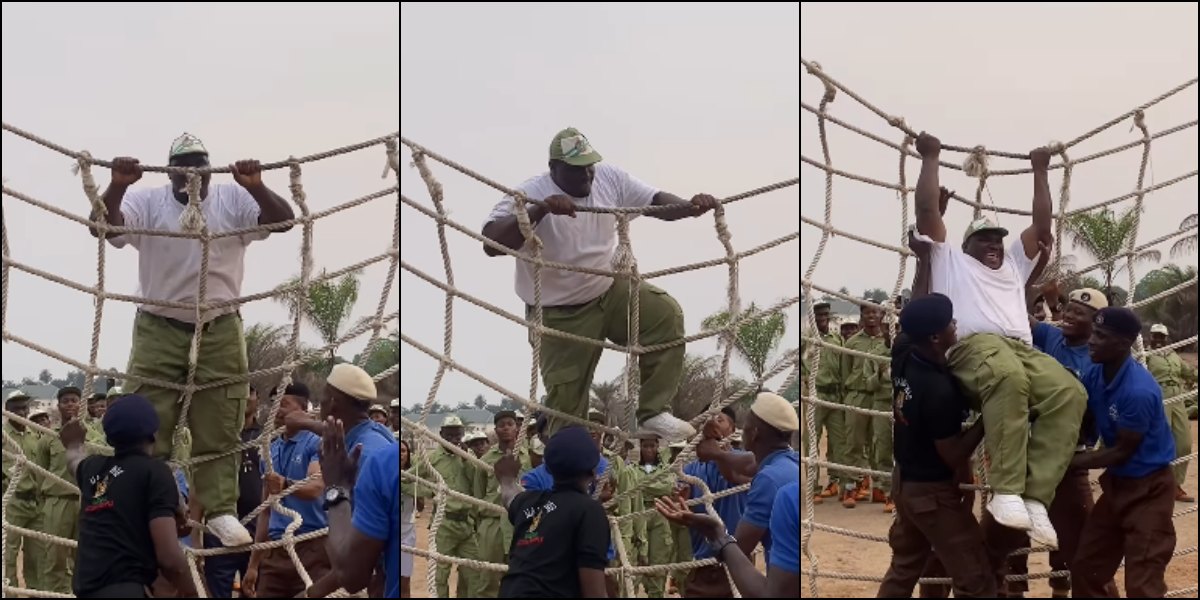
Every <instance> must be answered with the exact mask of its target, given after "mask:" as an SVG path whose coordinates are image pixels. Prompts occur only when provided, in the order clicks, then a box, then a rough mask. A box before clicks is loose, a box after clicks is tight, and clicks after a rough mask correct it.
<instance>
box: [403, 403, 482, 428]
mask: <svg viewBox="0 0 1200 600" xmlns="http://www.w3.org/2000/svg"><path fill="white" fill-rule="evenodd" d="M449 415H456V416H458V418H460V419H462V422H463V423H464V424H466V425H491V424H492V413H491V411H487V410H481V409H478V408H464V409H462V410H456V411H454V412H450V413H433V414H430V415H429V420H427V421H426V422H425V426H426V427H428V428H430V429H432V430H434V431H437V430H438V429H440V428H441V427H442V421H443V420H444V419H445V418H446V417H447V416H449ZM419 416H420V412H417V413H416V414H415V415H414V414H409V415H408V418H410V419H414V420H415V419H416V417H419Z"/></svg>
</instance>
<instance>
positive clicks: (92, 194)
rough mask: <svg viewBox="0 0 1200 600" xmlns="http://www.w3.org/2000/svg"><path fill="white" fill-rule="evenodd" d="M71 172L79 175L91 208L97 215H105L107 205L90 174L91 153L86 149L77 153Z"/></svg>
mask: <svg viewBox="0 0 1200 600" xmlns="http://www.w3.org/2000/svg"><path fill="white" fill-rule="evenodd" d="M71 173H72V174H73V175H79V178H80V179H81V180H82V183H83V193H84V195H86V196H87V197H88V201H89V202H91V203H92V210H94V211H96V214H97V215H101V216H104V215H107V214H108V207H107V206H105V205H104V200H103V199H102V198H100V193H99V188H98V187H96V178H95V177H93V176H92V155H91V153H89V152H88V151H87V150H84V151H82V152H80V153H79V158H77V159H75V164H74V165H72V166H71Z"/></svg>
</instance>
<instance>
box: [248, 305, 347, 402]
mask: <svg viewBox="0 0 1200 600" xmlns="http://www.w3.org/2000/svg"><path fill="white" fill-rule="evenodd" d="M290 336H291V328H290V327H288V326H286V325H271V324H269V323H255V324H254V325H251V326H249V327H247V328H246V333H245V339H246V359H247V363H248V364H249V366H250V372H252V373H253V372H254V371H260V370H263V369H270V368H272V367H278V366H279V365H282V364H283V363H285V362H287V360H288V358H289V357H290V355H291V351H290V348H289V343H290ZM312 353H313V349H312V348H309V347H307V346H306V345H304V344H301V345H300V347H299V348H298V349H297V357H298V358H303V357H304V356H306V355H311V354H312ZM318 362H324V361H318ZM321 371H322V367H321V366H320V365H319V364H315V363H310V364H304V365H301V366H300V367H298V368H296V369H295V370H294V371H292V381H295V382H300V383H304V384H306V385H308V386H309V387H310V388H311V387H312V386H314V385H316V384H317V383H318V382H319V381H320V380H321V377H322V375H321ZM326 373H328V371H327V370H326ZM282 380H283V374H282V373H276V374H273V375H269V376H265V377H256V378H253V379H251V381H250V383H251V384H252V385H254V387H255V388H257V389H258V390H259V392H260V397H262V398H266V396H267V395H268V393H269V391H270V390H272V389H274V388H275V386H277V385H279V382H280V381H282ZM314 389H315V388H314Z"/></svg>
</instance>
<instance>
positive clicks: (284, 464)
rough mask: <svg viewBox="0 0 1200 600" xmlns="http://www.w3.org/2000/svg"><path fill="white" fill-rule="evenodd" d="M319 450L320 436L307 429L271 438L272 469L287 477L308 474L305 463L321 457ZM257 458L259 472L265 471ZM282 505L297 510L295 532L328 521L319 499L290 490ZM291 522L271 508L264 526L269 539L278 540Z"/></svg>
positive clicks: (292, 477)
mask: <svg viewBox="0 0 1200 600" xmlns="http://www.w3.org/2000/svg"><path fill="white" fill-rule="evenodd" d="M320 450H321V438H320V437H318V436H317V435H316V434H314V433H313V432H311V431H301V432H300V433H298V434H296V435H295V436H294V437H292V438H291V439H285V438H284V436H280V437H277V438H275V440H274V441H272V442H271V464H272V465H273V466H274V467H275V472H276V473H279V474H280V475H283V476H284V477H286V478H287V479H291V480H293V481H299V480H301V479H304V478H305V477H308V465H310V464H312V463H315V462H319V461H320V460H321V454H320ZM259 462H261V463H262V465H261V468H262V472H263V473H266V472H267V463H266V462H265V461H262V460H260V461H259ZM283 505H284V506H286V507H288V508H290V509H292V510H294V511H296V512H298V513H300V518H301V519H303V521H302V522H301V523H300V527H299V528H298V529H296V535H300V534H303V533H308V532H310V531H316V530H318V529H321V528H323V527H325V526H326V525H328V519H326V518H325V509H323V508H322V507H321V500H320V499H316V500H301V499H299V498H297V497H296V496H295V494H293V495H290V496H287V497H285V498H284V499H283ZM291 522H292V520H291V519H290V518H288V517H285V516H283V515H281V514H279V513H278V512H275V511H271V520H270V521H269V522H268V529H267V531H268V533H270V535H271V539H272V540H278V539H279V538H280V537H283V530H284V529H286V528H287V526H288V524H289V523H291Z"/></svg>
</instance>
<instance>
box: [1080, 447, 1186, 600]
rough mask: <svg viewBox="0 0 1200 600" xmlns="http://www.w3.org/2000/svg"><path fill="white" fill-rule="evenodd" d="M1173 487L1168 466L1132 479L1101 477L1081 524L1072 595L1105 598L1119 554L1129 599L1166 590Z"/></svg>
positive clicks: (1172, 545) (1172, 548)
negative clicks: (1097, 496) (1093, 502)
mask: <svg viewBox="0 0 1200 600" xmlns="http://www.w3.org/2000/svg"><path fill="white" fill-rule="evenodd" d="M1175 487H1176V485H1175V475H1174V474H1173V473H1172V471H1171V469H1170V467H1164V468H1162V469H1159V470H1157V471H1155V472H1153V473H1151V474H1149V475H1147V476H1145V477H1139V478H1137V479H1132V478H1126V477H1116V476H1113V475H1110V474H1109V473H1107V472H1105V473H1104V475H1101V476H1100V489H1101V491H1102V493H1101V494H1100V499H1099V500H1097V501H1096V508H1095V509H1093V510H1092V514H1091V516H1089V517H1088V519H1087V524H1086V525H1084V527H1083V535H1082V536H1081V537H1080V539H1079V550H1078V553H1077V554H1076V555H1075V561H1074V565H1073V566H1074V569H1073V570H1072V571H1071V583H1072V586H1073V588H1074V590H1075V594H1074V597H1076V598H1101V597H1105V595H1106V593H1107V592H1106V591H1105V583H1106V582H1108V581H1109V580H1111V579H1112V578H1113V575H1115V574H1116V572H1117V567H1118V566H1119V565H1120V564H1121V559H1122V558H1124V559H1125V592H1126V594H1127V595H1128V596H1129V597H1130V598H1162V597H1163V595H1164V594H1166V593H1167V580H1166V573H1167V563H1169V562H1171V554H1172V553H1174V552H1175V523H1174V522H1173V521H1172V520H1171V514H1172V512H1173V511H1174V510H1175Z"/></svg>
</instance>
